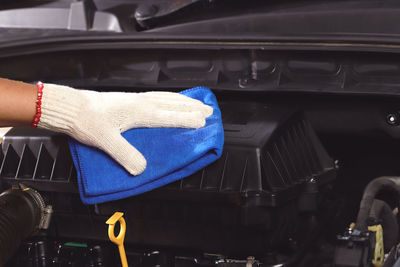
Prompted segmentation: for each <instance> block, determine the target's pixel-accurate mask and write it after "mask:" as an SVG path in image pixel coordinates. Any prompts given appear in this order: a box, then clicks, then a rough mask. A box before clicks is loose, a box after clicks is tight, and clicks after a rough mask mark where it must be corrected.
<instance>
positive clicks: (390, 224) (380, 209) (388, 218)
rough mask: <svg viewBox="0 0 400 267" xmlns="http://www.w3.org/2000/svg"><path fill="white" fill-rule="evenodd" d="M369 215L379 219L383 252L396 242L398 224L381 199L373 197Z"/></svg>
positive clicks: (387, 250)
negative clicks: (381, 229)
mask: <svg viewBox="0 0 400 267" xmlns="http://www.w3.org/2000/svg"><path fill="white" fill-rule="evenodd" d="M370 217H371V218H374V219H375V220H377V221H381V224H382V228H383V243H384V249H385V253H387V252H389V251H390V249H391V248H392V247H394V246H395V245H396V244H397V240H398V237H399V224H398V223H397V218H396V216H395V215H394V214H393V211H392V209H391V208H390V206H389V205H388V204H387V203H386V202H385V201H382V200H379V199H375V200H374V203H373V204H372V208H371V212H370Z"/></svg>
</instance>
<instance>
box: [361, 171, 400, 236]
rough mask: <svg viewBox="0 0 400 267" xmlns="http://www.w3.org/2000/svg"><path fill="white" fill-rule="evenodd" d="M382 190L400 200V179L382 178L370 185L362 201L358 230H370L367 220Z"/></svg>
mask: <svg viewBox="0 0 400 267" xmlns="http://www.w3.org/2000/svg"><path fill="white" fill-rule="evenodd" d="M382 190H385V191H389V192H393V193H395V195H396V197H397V199H398V200H400V178H397V177H380V178H377V179H374V180H372V181H371V182H369V183H368V185H367V186H366V188H365V190H364V194H363V197H362V199H361V203H360V210H359V212H358V216H357V221H356V229H358V230H361V231H366V230H368V225H367V219H368V217H369V215H370V212H371V208H372V204H373V202H374V200H375V197H376V195H377V194H378V193H379V192H380V191H382Z"/></svg>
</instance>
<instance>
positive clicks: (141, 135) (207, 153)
mask: <svg viewBox="0 0 400 267" xmlns="http://www.w3.org/2000/svg"><path fill="white" fill-rule="evenodd" d="M180 93H181V94H183V95H186V96H189V97H191V98H194V99H198V100H201V101H202V102H204V103H205V104H207V105H210V106H212V107H213V109H214V112H213V114H212V115H211V116H210V117H208V118H207V120H206V125H205V126H204V127H202V128H199V129H180V128H140V129H131V130H129V131H126V132H124V133H123V134H122V136H123V137H124V138H125V139H126V140H128V142H129V143H131V144H132V145H133V146H135V147H136V148H137V149H138V150H139V151H140V152H141V153H142V154H143V155H144V157H145V158H146V160H147V168H146V170H145V171H144V172H143V173H142V174H140V175H138V176H132V175H130V174H129V173H128V172H127V171H125V169H124V168H123V167H122V166H120V165H119V164H118V163H117V162H115V161H114V160H113V159H112V158H111V157H109V156H108V155H107V154H105V153H104V152H102V151H101V150H98V149H96V148H93V147H89V146H86V145H83V144H81V143H79V142H78V141H76V140H74V139H72V138H70V139H69V145H70V149H71V154H72V159H73V162H74V164H75V167H76V169H77V175H78V185H79V192H80V196H81V199H82V202H83V203H85V204H97V203H102V202H106V201H112V200H117V199H122V198H126V197H130V196H134V195H137V194H141V193H144V192H147V191H150V190H153V189H155V188H158V187H161V186H163V185H165V184H168V183H171V182H174V181H176V180H179V179H182V178H184V177H187V176H189V175H191V174H193V173H195V172H197V171H199V170H200V169H202V168H204V167H205V166H207V165H209V164H210V163H212V162H214V161H215V160H217V159H218V158H219V157H220V156H221V154H222V148H223V143H224V130H223V126H222V119H221V111H220V110H219V107H218V103H217V100H216V98H215V96H214V94H213V93H212V92H211V90H210V89H208V88H206V87H196V88H192V89H188V90H185V91H182V92H180ZM132 116H135V114H132Z"/></svg>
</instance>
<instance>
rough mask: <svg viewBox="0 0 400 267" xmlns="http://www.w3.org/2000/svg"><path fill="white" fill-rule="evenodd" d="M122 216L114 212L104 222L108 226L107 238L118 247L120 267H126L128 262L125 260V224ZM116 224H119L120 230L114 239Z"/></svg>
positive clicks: (120, 213)
mask: <svg viewBox="0 0 400 267" xmlns="http://www.w3.org/2000/svg"><path fill="white" fill-rule="evenodd" d="M122 216H124V214H123V213H122V212H116V213H114V215H113V216H111V217H110V218H109V219H108V220H107V221H106V224H108V237H109V238H110V240H111V242H113V243H114V244H116V245H117V246H118V250H119V256H120V257H121V263H122V267H128V261H127V260H126V253H125V248H124V239H125V233H126V223H125V219H124V218H123V217H122ZM117 222H119V223H120V230H119V234H118V236H117V237H115V234H114V228H115V224H116V223H117Z"/></svg>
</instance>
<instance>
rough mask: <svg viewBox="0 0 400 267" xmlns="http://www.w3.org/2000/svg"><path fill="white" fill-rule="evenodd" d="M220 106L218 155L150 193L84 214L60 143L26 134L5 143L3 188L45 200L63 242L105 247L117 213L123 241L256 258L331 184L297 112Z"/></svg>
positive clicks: (330, 166)
mask: <svg viewBox="0 0 400 267" xmlns="http://www.w3.org/2000/svg"><path fill="white" fill-rule="evenodd" d="M220 107H221V111H222V116H223V122H224V129H225V145H224V153H223V155H222V157H221V158H220V159H219V160H218V161H216V162H215V163H213V164H211V165H209V166H207V167H206V168H204V169H203V170H201V171H199V172H197V173H195V174H194V175H192V176H190V177H187V178H185V179H182V180H180V181H178V182H175V183H172V184H169V185H167V186H164V187H162V188H159V189H157V190H154V191H152V192H148V193H145V194H142V195H139V196H135V197H131V198H128V199H123V200H119V201H114V202H109V203H104V204H100V205H96V206H89V207H86V208H85V207H84V205H83V204H82V203H81V202H80V201H79V196H78V194H77V189H76V181H75V178H74V177H75V172H76V171H75V170H74V169H73V166H72V163H71V159H70V155H69V152H68V146H67V138H66V137H64V136H60V135H52V134H50V133H49V132H40V131H35V130H31V129H26V128H15V129H13V130H12V131H10V132H9V133H8V134H7V135H6V136H5V138H4V142H3V152H4V156H3V162H2V165H1V169H0V178H1V181H2V182H3V186H4V187H6V188H7V187H9V186H11V185H13V184H15V183H18V182H23V183H25V184H27V185H29V186H32V187H34V188H35V189H37V190H39V191H41V192H48V195H49V199H50V202H53V203H50V204H52V205H53V206H54V209H55V215H54V220H53V223H54V224H56V228H57V235H59V236H62V237H64V238H65V237H66V238H78V239H82V238H83V239H103V240H106V239H107V236H106V233H105V231H104V229H105V228H104V222H105V219H106V218H107V216H109V215H111V214H113V212H115V211H123V212H124V213H125V218H126V220H127V223H128V234H127V237H126V242H127V243H131V244H138V245H146V246H157V247H160V246H163V247H165V246H166V247H184V248H187V249H195V250H199V249H200V250H202V251H208V252H221V253H227V254H229V253H234V252H235V253H236V252H240V253H252V255H254V254H255V253H263V252H265V249H266V247H271V246H277V245H279V244H282V243H285V242H286V241H287V240H289V239H290V238H292V237H293V236H294V235H295V233H296V231H298V229H299V225H298V224H299V223H300V220H298V218H299V215H300V214H301V213H304V212H306V213H307V212H308V213H309V212H318V209H319V207H318V197H320V194H319V193H318V192H319V189H320V188H322V187H323V186H324V185H326V184H329V182H330V181H332V180H333V179H334V178H335V174H336V170H335V166H334V162H333V160H332V159H331V158H330V157H329V156H328V154H327V152H326V151H325V149H324V148H323V146H322V144H321V143H320V141H319V139H318V137H317V136H316V134H315V133H314V131H313V129H312V127H311V125H310V124H309V123H308V122H307V120H306V119H305V118H304V115H303V113H302V112H296V111H295V110H293V109H291V108H286V107H277V106H269V105H265V104H262V103H256V102H251V103H249V102H247V103H244V102H221V103H220ZM166 160H168V159H166ZM132 179H134V178H132ZM77 218H79V220H77Z"/></svg>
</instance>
